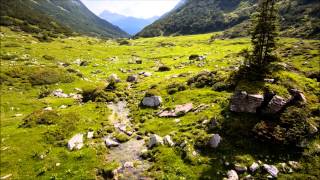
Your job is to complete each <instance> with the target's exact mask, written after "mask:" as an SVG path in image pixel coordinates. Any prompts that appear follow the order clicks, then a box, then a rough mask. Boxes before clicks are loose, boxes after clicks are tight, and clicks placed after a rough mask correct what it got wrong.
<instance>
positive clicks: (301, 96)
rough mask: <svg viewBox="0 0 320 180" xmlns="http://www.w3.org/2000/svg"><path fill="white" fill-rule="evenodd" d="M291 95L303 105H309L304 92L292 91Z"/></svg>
mask: <svg viewBox="0 0 320 180" xmlns="http://www.w3.org/2000/svg"><path fill="white" fill-rule="evenodd" d="M290 93H291V94H292V95H293V99H296V100H298V101H300V102H302V103H307V98H306V96H305V95H304V94H303V92H302V91H300V90H298V89H290Z"/></svg>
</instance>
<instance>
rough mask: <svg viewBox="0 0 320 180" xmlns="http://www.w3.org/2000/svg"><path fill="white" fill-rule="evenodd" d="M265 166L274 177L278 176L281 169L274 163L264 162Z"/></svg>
mask: <svg viewBox="0 0 320 180" xmlns="http://www.w3.org/2000/svg"><path fill="white" fill-rule="evenodd" d="M263 168H264V169H265V170H266V171H267V172H268V173H269V174H270V175H271V176H272V177H274V178H276V177H278V173H279V170H278V169H277V167H275V166H274V165H268V164H263Z"/></svg>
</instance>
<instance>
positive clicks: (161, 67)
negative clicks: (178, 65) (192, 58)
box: [158, 66, 171, 72]
mask: <svg viewBox="0 0 320 180" xmlns="http://www.w3.org/2000/svg"><path fill="white" fill-rule="evenodd" d="M170 70H171V68H170V67H169V66H160V67H159V69H158V71H159V72H164V71H170Z"/></svg>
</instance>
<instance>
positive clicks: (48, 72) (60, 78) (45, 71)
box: [29, 68, 74, 85]
mask: <svg viewBox="0 0 320 180" xmlns="http://www.w3.org/2000/svg"><path fill="white" fill-rule="evenodd" d="M29 81H30V83H31V84H32V85H45V84H55V83H58V82H62V83H70V82H73V81H74V77H72V76H70V75H68V74H66V73H65V72H63V71H61V70H58V69H53V68H39V69H37V70H36V71H35V72H33V73H32V74H31V75H30V76H29Z"/></svg>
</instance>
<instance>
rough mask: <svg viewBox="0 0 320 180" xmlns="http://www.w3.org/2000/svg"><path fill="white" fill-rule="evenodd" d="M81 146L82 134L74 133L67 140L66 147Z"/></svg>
mask: <svg viewBox="0 0 320 180" xmlns="http://www.w3.org/2000/svg"><path fill="white" fill-rule="evenodd" d="M82 147H83V134H76V135H74V136H73V137H72V138H71V139H70V140H69V141H68V149H69V150H74V149H81V148H82Z"/></svg>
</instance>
